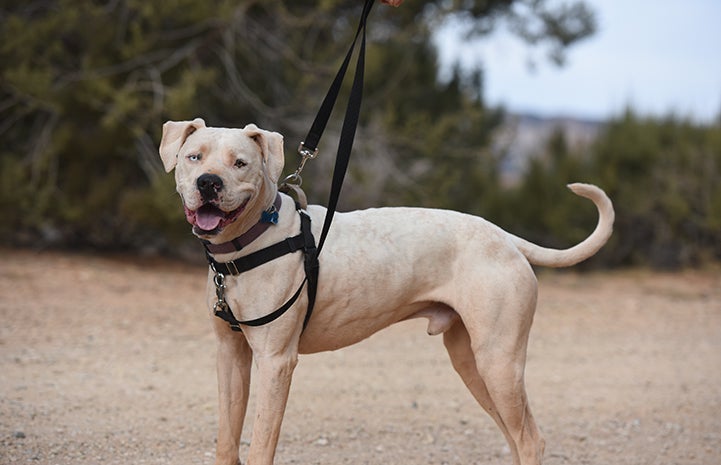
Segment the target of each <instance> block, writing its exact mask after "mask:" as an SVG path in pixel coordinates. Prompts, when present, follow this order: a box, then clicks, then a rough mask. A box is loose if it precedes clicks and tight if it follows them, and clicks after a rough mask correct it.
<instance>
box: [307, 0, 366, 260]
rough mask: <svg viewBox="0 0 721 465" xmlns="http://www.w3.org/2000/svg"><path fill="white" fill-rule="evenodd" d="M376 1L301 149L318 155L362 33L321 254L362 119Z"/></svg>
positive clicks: (364, 14)
mask: <svg viewBox="0 0 721 465" xmlns="http://www.w3.org/2000/svg"><path fill="white" fill-rule="evenodd" d="M373 2H374V0H366V2H365V4H364V5H363V13H362V14H361V19H360V23H359V24H358V30H357V31H356V35H355V38H354V39H353V43H351V46H350V49H349V50H348V53H347V54H346V57H345V60H343V64H342V65H341V67H340V69H339V70H338V74H336V76H335V79H334V80H333V83H332V84H331V86H330V89H329V90H328V94H327V95H326V96H325V99H323V103H322V104H321V106H320V109H319V110H318V114H317V115H316V117H315V120H314V121H313V124H312V125H311V128H310V131H309V132H308V135H307V136H306V138H305V140H304V141H303V142H301V146H300V149H299V150H300V151H303V150H308V151H310V152H312V153H313V156H314V157H315V155H316V154H317V151H318V142H319V141H320V138H321V136H322V135H323V131H324V130H325V127H326V125H327V124H328V120H329V119H330V115H331V112H332V111H333V106H334V105H335V101H336V99H337V98H338V93H339V92H340V87H341V85H342V84H343V78H344V77H345V73H346V70H347V69H348V64H349V63H350V61H351V57H352V55H353V51H354V50H355V46H356V42H358V37H359V36H360V38H361V45H360V50H359V52H358V61H357V63H356V68H355V76H354V77H353V85H352V87H351V92H350V96H349V98H348V107H347V108H346V112H345V118H344V119H343V127H342V129H341V134H340V141H339V143H338V152H337V155H336V159H335V167H334V169H333V179H332V181H331V189H330V195H329V197H328V210H327V213H326V215H325V221H324V223H323V230H322V231H321V235H320V239H319V240H318V254H320V251H321V249H323V244H324V243H325V239H326V237H327V236H328V230H329V229H330V225H331V223H332V222H333V215H334V214H335V211H336V207H337V206H338V199H339V197H340V191H341V188H342V187H343V180H344V179H345V174H346V171H347V170H348V162H349V161H350V155H351V151H352V150H353V140H354V138H355V133H356V128H357V127H358V120H359V118H360V106H361V100H362V99H363V75H364V74H363V73H364V70H365V52H366V22H367V20H368V15H369V14H370V12H371V9H372V8H373ZM301 155H303V153H301Z"/></svg>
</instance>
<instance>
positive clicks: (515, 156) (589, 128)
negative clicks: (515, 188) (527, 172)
mask: <svg viewBox="0 0 721 465" xmlns="http://www.w3.org/2000/svg"><path fill="white" fill-rule="evenodd" d="M603 124H604V123H603V122H601V121H595V120H589V119H581V118H573V117H542V116H536V115H531V114H513V113H509V115H508V116H507V118H506V121H505V122H504V124H503V126H502V128H501V129H500V130H499V131H498V133H497V134H496V137H495V140H494V147H493V148H494V150H495V151H496V153H499V154H502V155H503V157H504V160H503V163H502V165H501V170H502V176H503V178H504V181H506V182H509V183H513V182H515V181H517V180H518V177H519V175H520V174H521V173H523V170H524V169H525V167H526V165H527V162H528V159H529V158H531V157H535V156H540V155H541V154H542V153H543V151H544V149H545V146H546V143H547V142H548V139H549V137H550V136H551V135H552V134H553V132H554V131H555V130H557V129H561V130H562V131H563V133H564V135H565V136H566V141H567V142H568V144H569V145H570V146H571V147H578V146H587V145H589V144H591V143H592V142H593V141H594V140H595V138H596V137H597V136H598V134H599V132H600V131H601V129H602V128H603Z"/></svg>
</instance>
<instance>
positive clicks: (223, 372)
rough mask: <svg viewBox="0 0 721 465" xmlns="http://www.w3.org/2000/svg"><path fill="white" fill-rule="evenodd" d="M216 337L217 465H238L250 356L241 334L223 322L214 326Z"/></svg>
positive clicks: (247, 392)
mask: <svg viewBox="0 0 721 465" xmlns="http://www.w3.org/2000/svg"><path fill="white" fill-rule="evenodd" d="M216 325H217V326H216V333H217V336H218V361H217V364H218V366H217V368H218V401H219V407H220V408H219V409H218V412H219V416H218V444H217V446H216V455H215V463H216V465H237V464H238V463H240V461H239V460H238V448H239V447H240V435H241V433H242V432H243V420H245V412H246V408H247V406H248V394H249V390H250V368H251V366H252V363H253V361H252V359H253V353H252V351H251V349H250V346H249V345H248V342H247V341H246V339H245V336H243V335H242V334H238V333H234V332H232V331H231V330H230V328H228V326H227V324H225V322H224V321H220V320H218V322H216Z"/></svg>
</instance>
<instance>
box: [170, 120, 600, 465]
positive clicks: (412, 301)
mask: <svg viewBox="0 0 721 465" xmlns="http://www.w3.org/2000/svg"><path fill="white" fill-rule="evenodd" d="M160 156H161V158H162V161H163V164H164V166H165V169H166V171H168V172H170V171H171V170H173V169H175V179H176V183H177V191H178V193H179V194H180V197H181V198H182V201H183V205H184V208H185V213H186V217H187V219H188V221H189V222H190V223H191V224H192V225H193V232H194V233H195V234H196V235H197V236H198V237H199V238H201V239H203V240H205V241H207V242H208V243H209V244H210V246H209V247H210V251H211V255H212V257H213V259H214V260H215V261H217V262H220V263H226V262H229V261H231V260H234V259H236V258H239V257H245V256H248V255H249V254H251V253H253V252H256V251H258V250H260V249H263V248H265V247H267V246H269V245H271V244H276V243H279V242H283V241H284V240H285V239H286V238H289V237H293V236H296V235H298V233H299V231H300V229H301V215H300V213H299V211H297V210H296V207H295V205H294V201H293V199H292V198H290V197H288V196H286V195H284V194H280V195H279V194H278V190H277V183H278V179H279V176H280V175H281V171H282V170H283V165H284V155H283V138H282V136H281V135H280V134H278V133H274V132H269V131H265V130H262V129H259V128H257V127H256V126H255V125H252V124H251V125H248V126H246V127H245V128H243V129H227V128H210V127H206V126H205V122H204V121H203V120H202V119H199V118H198V119H195V120H194V121H179V122H173V121H169V122H167V123H165V125H164V126H163V137H162V141H161V143H160ZM569 187H570V189H571V190H572V191H573V192H575V193H576V194H577V195H580V196H583V197H587V198H589V199H591V201H593V203H594V204H595V205H596V207H597V209H598V212H599V222H598V225H597V227H596V229H595V231H594V232H593V233H592V234H591V235H590V236H589V237H588V238H587V239H585V240H584V241H583V242H581V243H580V244H578V245H576V246H574V247H572V248H570V249H567V250H553V249H547V248H543V247H539V246H537V245H534V244H532V243H530V242H527V241H525V240H523V239H521V238H518V237H516V236H514V235H512V234H509V233H507V232H505V231H503V230H502V229H501V228H499V227H497V226H495V225H493V224H491V223H489V222H488V221H486V220H484V219H482V218H478V217H474V216H470V215H466V214H461V213H456V212H451V211H443V210H431V209H421V208H380V209H369V210H363V211H356V212H351V213H338V214H337V215H336V216H335V219H334V221H333V225H332V227H331V229H330V233H329V235H328V237H327V242H326V245H325V247H324V249H323V253H322V254H321V255H320V274H319V279H318V281H319V284H318V288H317V289H318V291H317V300H316V303H315V311H314V312H313V313H312V317H311V318H310V321H309V324H308V326H307V328H305V330H304V324H303V323H304V318H305V316H306V305H307V301H308V297H307V293H306V292H300V294H299V298H298V300H297V301H295V302H294V303H293V304H292V305H291V306H290V309H289V310H288V311H287V312H286V313H284V314H283V315H282V316H280V317H279V318H277V319H275V320H274V321H272V322H271V323H268V324H265V325H262V326H248V325H245V324H242V323H241V324H240V326H239V327H240V328H242V332H238V331H232V330H231V328H230V326H229V325H228V323H226V322H225V321H222V320H221V319H219V318H214V320H215V332H216V334H217V339H218V366H217V368H218V384H219V400H220V415H219V431H218V443H217V455H216V464H226V465H236V464H237V463H239V459H238V453H239V451H238V449H239V443H240V436H241V430H242V427H243V419H244V418H245V413H246V407H247V401H248V390H249V385H250V371H251V364H252V362H253V361H255V363H256V364H257V376H258V382H259V383H260V385H259V388H258V389H257V393H258V394H257V396H258V397H257V412H256V419H255V422H254V425H253V435H252V441H251V444H250V450H249V456H248V461H247V463H248V465H270V464H272V463H273V459H274V455H275V449H276V445H277V442H278V435H279V432H280V427H281V421H282V418H283V413H284V410H285V406H286V402H287V398H288V392H289V388H290V382H291V376H292V374H293V369H294V368H295V366H296V362H297V359H298V354H299V353H314V352H320V351H326V350H335V349H339V348H341V347H344V346H347V345H350V344H353V343H356V342H358V341H360V340H362V339H364V338H367V337H368V336H370V335H372V334H373V333H375V332H376V331H379V330H381V329H383V328H385V327H387V326H389V325H391V324H393V323H396V322H399V321H402V320H407V319H409V318H419V317H422V318H427V319H428V333H429V334H441V333H442V334H443V340H444V343H445V346H446V348H447V350H448V353H449V354H450V357H451V360H452V363H453V367H454V368H455V369H456V371H457V372H458V373H459V374H460V376H461V378H462V379H463V381H464V382H465V384H466V386H468V389H469V390H470V391H471V394H473V396H474V397H475V399H476V400H477V401H478V403H479V404H480V405H481V406H482V407H483V408H484V409H485V410H486V412H488V414H489V415H491V416H492V417H493V419H494V420H495V421H496V423H497V424H498V427H499V428H500V429H501V431H502V432H503V434H504V435H505V437H506V439H507V441H508V444H509V447H510V450H511V454H512V456H513V462H514V464H517V465H535V464H539V463H540V462H541V458H542V455H543V449H544V441H543V439H542V438H541V436H540V434H539V431H538V429H537V427H536V424H535V422H534V419H533V416H532V415H531V410H530V408H529V406H528V401H527V398H526V392H525V387H524V367H525V361H526V346H527V341H528V334H529V330H530V328H531V323H532V321H533V314H534V311H535V307H536V296H537V282H536V278H535V275H534V274H533V271H532V269H531V264H534V265H544V266H552V267H564V266H570V265H573V264H575V263H578V262H580V261H582V260H585V259H587V258H588V257H590V256H592V255H593V254H595V253H596V252H597V251H598V250H599V249H600V248H601V247H602V246H603V245H604V244H605V243H606V241H607V240H608V238H609V236H610V235H611V230H612V226H613V220H614V211H613V206H612V204H611V201H610V200H609V199H608V197H607V196H606V195H605V194H604V192H603V191H602V190H601V189H599V188H597V187H595V186H592V185H587V184H572V185H570V186H569ZM274 204H275V205H276V206H275V207H273V205H274ZM276 211H277V224H272V220H269V221H270V222H267V223H262V222H259V219H260V218H261V216H262V215H263V214H264V212H268V213H269V214H275V213H276ZM307 212H308V214H309V216H310V218H311V220H312V221H311V224H312V232H313V235H314V236H315V238H318V237H319V235H320V228H321V225H322V223H323V219H324V216H325V208H323V207H320V206H316V205H311V206H310V207H308V211H307ZM274 219H275V218H274ZM251 230H252V231H254V232H252V231H251ZM249 231H251V232H249ZM249 236H250V237H249ZM235 238H245V239H246V240H245V243H244V244H242V246H243V247H242V249H241V250H239V251H236V250H235V249H234V248H233V249H228V248H227V245H228V244H229V243H230V241H232V240H233V239H235ZM241 242H243V241H241ZM236 245H237V244H236ZM214 250H215V251H214ZM303 263H304V260H303V254H302V253H288V254H286V255H283V256H281V257H279V258H276V259H274V260H272V261H269V262H267V263H265V264H262V265H260V266H257V267H255V268H253V269H250V270H249V271H246V272H244V273H242V274H240V275H238V276H235V275H234V276H225V277H224V278H225V279H224V282H223V283H221V284H223V286H224V287H222V290H221V292H220V295H219V287H218V286H217V285H216V284H217V283H215V282H214V279H217V277H216V274H215V272H214V271H213V270H212V269H211V270H210V273H209V275H208V305H209V307H210V308H211V309H213V308H216V309H217V306H218V302H219V301H221V300H223V303H227V305H228V306H229V309H230V311H231V312H232V314H233V315H234V316H235V318H237V319H238V320H240V321H241V322H243V321H246V320H253V319H256V318H259V317H263V316H265V315H267V314H268V313H270V312H272V311H273V310H275V309H277V308H278V307H280V306H282V305H283V303H285V302H288V301H289V300H290V298H291V296H292V295H293V294H294V292H295V291H296V290H297V289H298V286H299V285H300V284H301V283H302V282H303V280H304V279H305V277H306V272H305V270H304V265H303Z"/></svg>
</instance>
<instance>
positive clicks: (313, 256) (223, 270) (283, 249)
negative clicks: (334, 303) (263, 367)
mask: <svg viewBox="0 0 721 465" xmlns="http://www.w3.org/2000/svg"><path fill="white" fill-rule="evenodd" d="M298 214H299V215H300V234H298V235H297V236H293V237H289V238H287V239H286V240H284V241H281V242H277V243H275V244H273V245H271V246H268V247H266V248H264V249H261V250H259V251H257V252H254V253H252V254H250V255H247V256H245V257H240V258H238V259H236V260H233V261H231V262H224V263H221V262H217V261H216V260H215V259H213V257H211V256H210V254H207V258H208V263H209V264H210V267H211V268H212V269H213V271H215V272H216V273H220V274H222V275H226V274H231V275H234V276H237V275H239V274H240V273H243V272H244V271H248V270H252V269H253V268H255V267H257V266H260V265H262V264H263V263H266V262H269V261H271V260H274V259H276V258H279V257H282V256H283V255H287V254H289V253H293V252H297V251H298V250H302V251H303V256H304V257H303V267H304V269H305V279H303V282H301V283H300V286H299V287H298V290H297V291H295V294H293V296H292V297H291V298H290V299H289V300H288V301H287V302H286V303H284V304H283V305H282V306H281V307H280V308H278V309H277V310H275V311H273V312H271V313H269V314H267V315H265V316H262V317H260V318H255V319H253V320H245V321H239V320H238V319H237V318H236V317H235V315H233V311H232V310H231V309H230V306H228V305H227V304H224V305H221V306H216V308H215V311H214V313H215V316H217V317H218V318H221V319H223V320H225V321H227V322H228V324H229V325H230V328H231V329H232V330H233V331H242V329H241V327H240V326H241V325H246V326H262V325H265V324H268V323H270V322H272V321H275V320H276V319H278V318H280V317H281V316H282V315H283V314H284V313H285V312H286V311H288V309H290V307H292V306H293V304H294V303H295V302H296V301H297V300H298V298H299V297H300V294H301V291H302V290H303V287H304V286H305V284H306V283H308V310H307V311H306V314H305V319H304V320H303V329H305V327H306V326H307V325H308V321H309V320H310V316H311V314H312V313H313V305H314V303H315V296H316V292H317V289H318V270H319V268H320V267H319V264H318V253H317V249H316V246H315V238H314V237H313V233H312V232H311V229H310V224H311V222H310V216H308V214H307V213H305V212H304V211H302V210H298Z"/></svg>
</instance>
